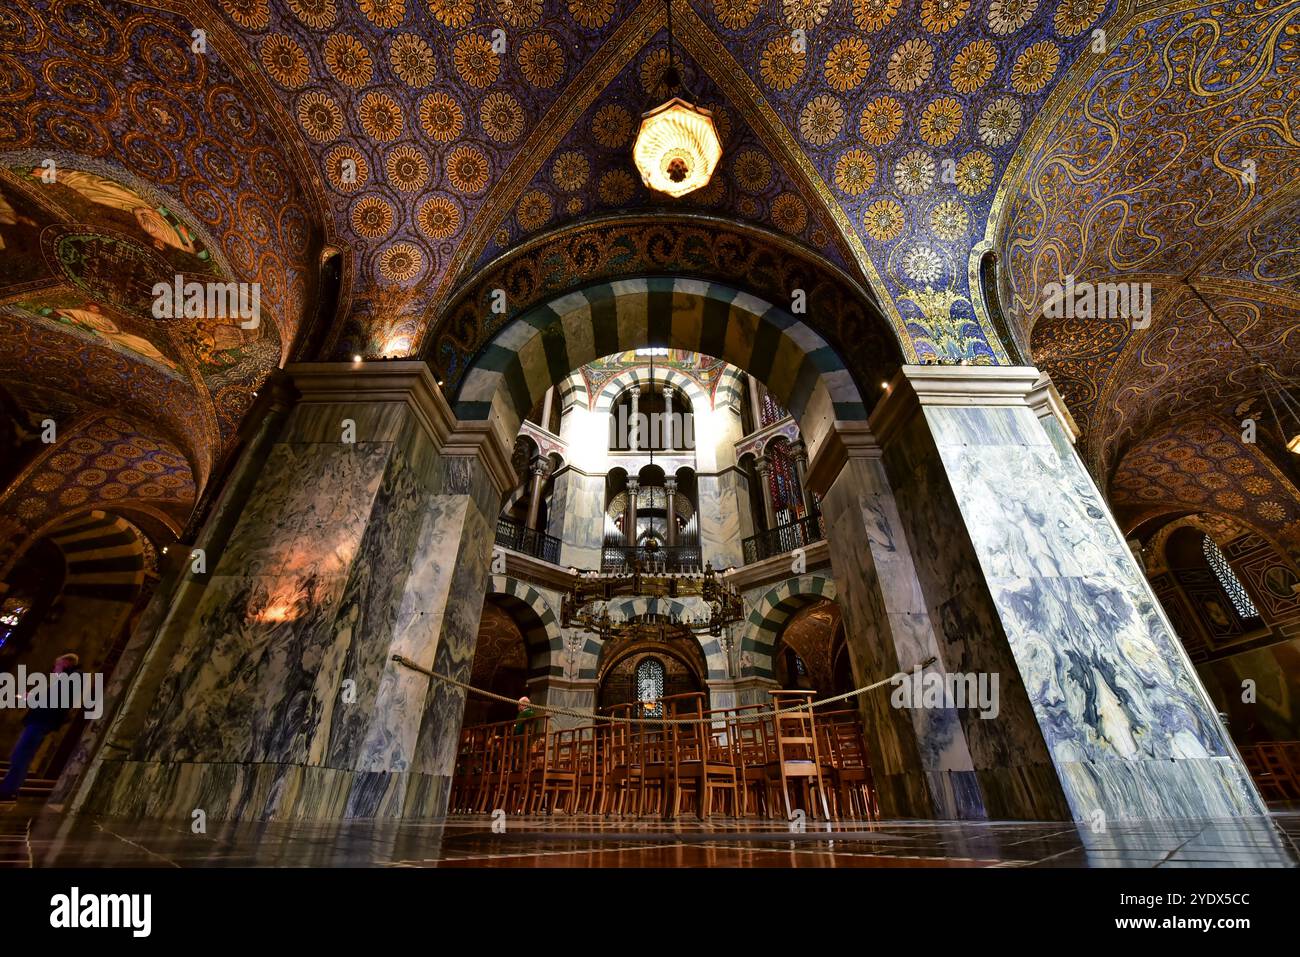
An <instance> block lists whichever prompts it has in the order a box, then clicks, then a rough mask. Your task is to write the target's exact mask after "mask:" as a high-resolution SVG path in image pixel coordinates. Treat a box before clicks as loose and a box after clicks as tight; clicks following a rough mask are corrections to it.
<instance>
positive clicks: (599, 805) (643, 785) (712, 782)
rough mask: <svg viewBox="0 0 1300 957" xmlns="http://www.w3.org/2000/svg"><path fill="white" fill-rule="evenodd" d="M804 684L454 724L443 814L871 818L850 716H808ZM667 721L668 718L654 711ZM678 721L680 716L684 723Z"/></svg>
mask: <svg viewBox="0 0 1300 957" xmlns="http://www.w3.org/2000/svg"><path fill="white" fill-rule="evenodd" d="M812 695H813V692H811V691H776V692H772V699H773V705H774V706H775V707H776V708H777V709H786V708H799V710H797V711H794V712H792V713H790V714H779V715H776V716H773V715H772V714H770V713H767V714H764V712H770V711H771V708H770V707H769V706H766V705H753V706H748V707H738V708H719V709H713V710H706V709H705V708H704V694H703V693H702V692H691V693H689V694H681V695H671V696H669V697H666V698H661V699H658V700H657V701H656V702H654V703H653V708H649V707H647V705H645V704H644V703H635V704H628V705H621V706H618V707H615V708H613V709H611V710H610V716H611V717H613V718H637V719H643V720H638V721H635V722H628V721H618V720H615V721H612V722H611V721H601V722H595V723H593V724H588V725H582V726H580V727H575V728H565V729H558V728H553V727H552V721H551V719H550V718H549V717H540V718H530V719H528V720H526V721H522V722H521V721H503V722H498V723H496V724H487V725H478V726H475V727H469V728H465V729H463V730H462V732H461V737H460V749H459V754H458V759H457V764H456V771H455V774H454V776H453V779H452V794H451V804H450V807H451V810H452V811H453V812H462V813H479V814H482V813H487V812H489V811H493V810H496V809H498V808H500V809H503V810H506V811H507V812H509V813H516V814H536V813H540V812H542V811H545V812H549V813H555V812H564V813H569V814H572V813H579V812H580V813H585V814H600V815H611V814H612V815H619V816H638V817H641V816H655V817H669V818H675V817H679V816H681V814H682V813H683V811H684V810H685V809H687V808H689V809H691V810H693V811H694V813H695V814H696V816H698V817H701V818H705V817H709V816H711V815H712V814H713V813H714V812H715V811H716V812H721V813H726V814H728V815H730V816H732V817H751V816H768V817H785V818H790V817H792V816H793V815H794V814H795V812H796V811H797V810H800V809H802V810H804V812H805V814H807V815H808V816H812V817H821V818H824V819H830V818H832V817H846V818H854V819H867V820H874V819H876V818H878V816H879V808H878V806H877V804H876V798H875V790H874V788H873V786H872V780H871V768H870V765H869V764H868V761H867V751H866V746H865V743H864V741H863V737H862V728H861V725H860V723H859V721H858V717H857V714H856V713H854V712H851V711H838V712H830V713H825V712H814V711H812V710H811V709H810V708H808V707H807V705H808V704H809V702H810V701H811V699H812ZM660 718H671V719H678V720H674V721H659V720H656V719H660ZM682 719H685V720H684V721H683V720H682Z"/></svg>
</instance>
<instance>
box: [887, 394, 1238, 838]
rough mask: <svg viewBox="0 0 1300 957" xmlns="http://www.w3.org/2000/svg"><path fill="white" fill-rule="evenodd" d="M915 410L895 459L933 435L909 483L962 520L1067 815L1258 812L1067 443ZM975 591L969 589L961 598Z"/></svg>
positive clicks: (1011, 410) (993, 420) (974, 413)
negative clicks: (932, 460)
mask: <svg viewBox="0 0 1300 957" xmlns="http://www.w3.org/2000/svg"><path fill="white" fill-rule="evenodd" d="M924 420H925V423H926V424H927V426H928V432H929V436H930V438H929V439H925V438H924V437H920V436H919V435H918V433H917V432H914V431H911V430H909V431H908V432H907V434H906V440H907V441H908V442H910V443H919V444H914V445H913V447H912V448H911V449H909V451H908V455H907V458H908V460H909V461H910V462H911V463H913V464H914V465H919V463H921V462H923V461H924V460H925V459H926V458H928V456H927V453H926V452H925V449H924V448H923V447H920V446H922V445H924V444H925V442H926V441H930V442H931V443H932V444H931V448H932V449H934V450H935V454H936V456H937V460H938V461H939V462H941V463H942V473H943V474H942V475H936V474H935V470H934V469H932V468H930V469H926V468H923V467H922V468H918V471H917V473H916V474H917V475H919V476H921V477H923V478H924V479H925V480H926V481H925V482H924V483H923V484H924V486H925V487H923V488H922V489H919V490H918V495H920V496H923V497H925V498H927V499H929V500H931V501H940V502H941V501H943V500H944V499H945V498H947V497H951V500H952V501H953V502H954V504H955V507H956V510H957V512H958V515H959V519H960V523H961V526H962V532H963V533H964V534H962V535H959V536H957V538H956V539H955V540H956V541H960V540H961V539H962V538H966V540H968V541H969V543H970V549H971V553H972V554H971V557H972V558H973V560H974V562H976V563H977V564H978V568H979V570H980V574H981V577H982V578H983V580H984V585H985V588H986V589H987V593H988V596H989V599H990V600H991V602H992V604H993V606H994V608H995V609H996V614H997V624H998V626H999V628H1000V630H1001V631H1002V632H1003V633H1004V635H1005V645H1006V647H1007V648H1008V649H1009V651H1010V653H1011V655H1012V656H1013V660H1012V661H1010V662H1007V667H1006V668H1005V669H1004V672H1003V688H1002V692H1003V697H1004V700H1005V696H1006V691H1007V687H1006V685H1007V682H1008V680H1009V679H1012V678H1015V677H1016V676H1018V678H1019V680H1020V681H1021V682H1023V685H1024V687H1025V689H1026V692H1027V695H1028V700H1029V701H1030V703H1031V704H1032V708H1033V712H1034V715H1035V718H1036V721H1037V724H1038V727H1039V729H1040V731H1041V735H1042V738H1043V740H1044V741H1045V742H1046V744H1047V747H1048V748H1049V750H1050V753H1051V756H1052V760H1053V762H1054V764H1055V766H1056V768H1057V771H1058V772H1059V777H1060V780H1061V784H1062V787H1063V788H1064V790H1065V793H1066V795H1067V797H1068V799H1069V801H1070V805H1071V808H1072V811H1073V814H1074V816H1075V817H1076V818H1078V819H1085V818H1088V817H1089V816H1090V815H1091V814H1092V813H1093V812H1094V811H1095V810H1097V809H1100V810H1101V811H1103V812H1104V813H1105V814H1107V815H1108V816H1111V817H1113V818H1114V817H1145V816H1152V817H1170V816H1215V815H1223V814H1254V813H1259V812H1260V811H1261V810H1262V807H1261V805H1260V804H1259V801H1258V797H1257V795H1256V794H1255V792H1254V789H1253V787H1251V786H1250V784H1249V782H1248V780H1247V778H1246V776H1245V773H1244V770H1243V769H1242V768H1241V767H1240V765H1239V764H1238V763H1237V761H1236V757H1235V753H1234V752H1233V750H1232V748H1231V746H1230V744H1229V742H1228V740H1227V737H1226V734H1225V733H1224V731H1223V729H1222V727H1221V725H1220V724H1219V721H1218V718H1217V716H1216V715H1215V713H1214V710H1213V707H1212V706H1211V704H1210V703H1209V699H1208V696H1207V695H1206V694H1205V692H1204V690H1203V689H1202V688H1201V686H1200V683H1199V679H1198V678H1197V677H1196V675H1195V673H1194V671H1193V670H1192V669H1191V667H1190V665H1189V664H1188V663H1187V659H1186V657H1185V655H1183V654H1181V652H1180V650H1179V649H1178V648H1177V646H1176V645H1175V641H1176V639H1175V638H1174V637H1173V635H1172V633H1171V632H1170V630H1169V628H1168V625H1167V623H1166V622H1165V621H1164V618H1163V615H1162V614H1161V613H1160V611H1159V610H1158V606H1157V604H1156V602H1155V599H1154V596H1153V595H1152V594H1151V591H1150V587H1149V585H1148V584H1147V582H1146V580H1145V577H1144V576H1143V574H1142V572H1141V570H1140V569H1139V568H1138V566H1137V563H1136V561H1135V559H1134V557H1133V555H1132V553H1131V551H1130V550H1129V549H1128V547H1127V546H1126V545H1125V544H1124V542H1123V540H1122V538H1121V536H1120V534H1119V531H1118V529H1117V527H1116V526H1115V523H1114V521H1113V519H1112V517H1111V516H1110V514H1109V511H1108V510H1107V508H1106V505H1105V503H1104V501H1103V500H1102V498H1101V496H1100V494H1099V492H1098V491H1097V489H1096V486H1095V485H1094V484H1093V482H1092V480H1091V478H1090V477H1089V476H1088V474H1087V472H1086V470H1085V469H1084V468H1083V465H1082V463H1081V462H1080V461H1079V459H1078V456H1077V455H1076V454H1075V453H1074V451H1073V449H1072V448H1070V447H1069V446H1068V445H1065V444H1063V443H1062V442H1061V441H1059V439H1060V436H1053V435H1051V434H1050V432H1049V430H1048V429H1047V428H1044V426H1043V425H1042V424H1041V423H1040V421H1039V420H1038V418H1037V416H1035V415H1034V413H1033V412H1032V411H1031V410H1029V409H1028V408H1021V407H945V406H931V407H928V408H926V409H925V410H924ZM945 487H946V488H945ZM945 518H946V517H945V516H943V515H941V514H940V515H938V516H937V522H936V531H937V525H939V524H944V525H947V527H948V529H949V532H948V535H949V537H950V538H951V537H952V532H951V528H952V524H951V522H950V521H946V520H945ZM966 571H967V572H969V568H967V569H966ZM954 577H956V576H951V575H950V576H949V580H952V578H954ZM943 590H945V591H947V590H948V589H947V588H945V589H943ZM978 604H979V601H978V591H977V592H973V593H972V602H971V603H970V605H971V606H975V605H978ZM955 630H956V631H961V630H962V626H960V625H957V626H956V627H955ZM981 630H982V629H981ZM945 631H946V632H948V631H949V629H948V628H947V627H945ZM950 633H951V632H950ZM1001 644H1002V642H1001V641H1000V640H999V639H998V636H997V635H996V634H988V635H980V636H979V638H978V639H977V640H976V642H975V643H971V647H977V646H978V647H980V648H982V649H984V651H983V652H981V653H980V654H979V655H978V656H977V657H979V658H986V657H987V650H988V649H990V648H993V649H996V648H998V647H999V646H1000V645H1001Z"/></svg>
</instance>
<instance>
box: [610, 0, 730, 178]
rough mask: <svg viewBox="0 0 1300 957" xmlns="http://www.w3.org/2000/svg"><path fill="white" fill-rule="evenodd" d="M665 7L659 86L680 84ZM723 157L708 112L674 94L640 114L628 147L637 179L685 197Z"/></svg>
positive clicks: (669, 4)
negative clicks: (664, 55) (665, 43)
mask: <svg viewBox="0 0 1300 957" xmlns="http://www.w3.org/2000/svg"><path fill="white" fill-rule="evenodd" d="M666 6H667V7H668V69H667V70H665V71H664V77H663V79H664V85H665V86H667V87H668V88H669V90H674V89H676V88H677V87H680V86H682V81H681V75H680V74H679V73H678V72H677V63H676V60H675V58H674V56H673V3H672V0H666ZM721 158H722V141H721V140H720V139H719V138H718V128H717V127H716V126H715V125H714V123H713V114H712V113H710V112H709V111H708V110H706V109H704V108H703V107H699V106H696V105H695V104H694V103H691V102H690V101H689V100H685V99H683V98H681V97H679V96H674V97H672V98H671V99H670V100H668V102H666V103H663V104H660V105H659V106H657V107H655V108H654V109H653V110H651V111H650V112H648V113H645V114H642V116H641V128H640V130H638V131H637V134H636V142H635V143H634V144H633V145H632V160H633V161H634V162H635V163H636V168H637V170H638V171H639V172H640V173H641V181H642V182H644V183H645V184H646V186H647V187H648V188H650V189H653V190H655V191H656V192H660V193H666V194H668V195H669V196H673V197H677V196H685V195H686V194H687V193H692V192H694V191H695V190H697V189H700V188H701V187H704V186H707V185H708V184H709V180H710V179H711V178H712V176H713V170H714V169H715V168H716V167H717V165H718V160H720V159H721Z"/></svg>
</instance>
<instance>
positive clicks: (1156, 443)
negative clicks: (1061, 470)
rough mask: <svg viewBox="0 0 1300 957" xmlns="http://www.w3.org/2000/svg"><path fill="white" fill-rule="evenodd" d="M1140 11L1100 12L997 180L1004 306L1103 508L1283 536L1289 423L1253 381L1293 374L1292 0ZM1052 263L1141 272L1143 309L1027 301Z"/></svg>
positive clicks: (1297, 197) (1298, 161)
mask: <svg viewBox="0 0 1300 957" xmlns="http://www.w3.org/2000/svg"><path fill="white" fill-rule="evenodd" d="M1145 16H1146V15H1137V16H1135V17H1134V18H1133V19H1131V20H1129V21H1127V22H1126V23H1123V24H1111V25H1109V26H1110V30H1111V33H1112V34H1113V35H1114V37H1115V38H1116V39H1117V40H1118V43H1117V44H1116V46H1115V47H1114V48H1113V49H1112V50H1111V52H1110V53H1109V55H1108V56H1107V57H1106V58H1105V60H1104V61H1103V62H1102V63H1101V64H1100V65H1099V66H1098V67H1097V69H1096V70H1095V71H1080V72H1078V73H1077V74H1075V73H1072V74H1071V75H1070V77H1069V78H1067V80H1065V81H1063V82H1064V85H1063V87H1062V88H1061V89H1059V90H1058V91H1057V94H1056V95H1054V96H1053V98H1052V100H1051V102H1050V103H1049V105H1048V107H1047V109H1046V110H1045V111H1044V115H1043V117H1041V118H1040V120H1039V123H1038V125H1036V126H1035V128H1034V135H1033V138H1032V140H1031V141H1029V142H1026V143H1025V144H1023V145H1022V148H1021V151H1020V153H1019V155H1018V156H1017V159H1016V162H1015V163H1014V164H1013V166H1012V167H1011V171H1010V173H1009V175H1008V177H1007V179H1006V180H1005V181H1004V183H1003V186H1002V189H1001V192H1000V195H999V198H998V203H999V204H1001V207H1002V216H1001V219H1000V220H999V222H998V223H997V224H995V228H994V229H992V230H991V232H992V233H993V235H994V240H995V244H996V246H997V248H998V250H999V252H1000V253H1001V254H1002V257H1003V262H1004V263H1005V264H1006V273H1007V275H1006V280H1007V284H1008V286H1009V289H1010V292H1011V299H1010V306H1011V308H1010V309H1009V310H1008V311H1009V312H1010V313H1011V316H1012V320H1013V322H1015V323H1016V324H1018V326H1019V328H1020V330H1021V331H1022V333H1024V334H1025V336H1026V338H1027V339H1028V341H1029V342H1030V345H1031V352H1032V355H1033V358H1034V360H1035V362H1036V363H1037V364H1038V365H1039V366H1040V367H1041V368H1043V369H1044V370H1045V371H1047V372H1049V373H1050V374H1051V375H1052V377H1053V380H1054V381H1055V383H1056V384H1057V386H1058V388H1059V389H1060V390H1061V392H1062V394H1063V395H1064V397H1065V399H1066V402H1067V403H1068V405H1069V406H1070V409H1071V411H1072V413H1073V414H1074V416H1075V419H1076V422H1077V423H1078V424H1079V426H1080V427H1081V429H1082V430H1083V437H1082V440H1081V442H1082V446H1083V450H1084V452H1085V455H1086V457H1087V458H1088V460H1089V462H1090V464H1091V465H1092V466H1093V469H1094V473H1095V474H1097V475H1098V476H1099V477H1100V478H1101V479H1102V480H1103V481H1104V482H1105V483H1107V484H1108V486H1109V489H1110V492H1111V496H1112V502H1113V503H1114V504H1115V505H1116V507H1117V510H1118V511H1119V512H1120V513H1121V516H1130V517H1132V518H1133V522H1134V523H1136V521H1138V520H1140V519H1141V518H1142V517H1144V516H1146V517H1149V516H1150V514H1152V513H1153V512H1160V511H1162V510H1163V511H1166V512H1176V511H1177V510H1178V509H1183V510H1185V511H1197V510H1202V509H1208V510H1218V511H1223V512H1225V513H1231V514H1234V515H1237V516H1238V517H1239V518H1241V519H1242V520H1243V521H1247V522H1248V523H1250V524H1252V525H1253V526H1254V527H1256V528H1262V529H1264V530H1266V531H1269V532H1271V533H1277V534H1279V535H1281V536H1282V537H1291V538H1293V539H1294V536H1295V533H1296V532H1297V531H1300V529H1297V528H1296V526H1295V516H1296V514H1297V512H1298V511H1300V509H1297V505H1300V496H1298V495H1297V492H1296V482H1297V479H1298V478H1300V473H1298V472H1297V468H1296V464H1295V463H1296V456H1295V455H1292V454H1290V453H1288V452H1287V451H1286V450H1285V449H1284V447H1283V446H1284V442H1285V440H1286V439H1287V438H1289V437H1290V436H1291V435H1293V434H1295V433H1296V432H1297V431H1300V422H1295V421H1292V420H1290V419H1286V420H1284V421H1283V422H1282V424H1281V427H1279V423H1278V420H1277V418H1276V417H1275V416H1274V415H1273V414H1272V412H1271V411H1270V410H1269V408H1268V406H1267V404H1266V403H1265V401H1264V400H1263V398H1261V380H1262V379H1263V378H1264V377H1266V376H1268V377H1280V378H1281V379H1283V380H1289V381H1290V382H1291V383H1293V384H1294V383H1295V382H1296V381H1297V376H1300V242H1298V241H1297V238H1296V237H1297V231H1296V226H1297V223H1298V222H1300V83H1298V82H1297V73H1298V72H1300V45H1298V44H1297V42H1296V37H1297V36H1298V35H1300V3H1296V2H1294V0H1292V2H1288V3H1277V2H1268V0H1262V2H1259V3H1254V4H1246V3H1216V4H1204V3H1200V4H1191V3H1184V4H1174V5H1170V6H1163V7H1158V8H1153V10H1152V15H1151V18H1150V19H1144V17H1145ZM1066 276H1072V277H1073V278H1074V281H1076V282H1082V281H1089V282H1107V281H1116V280H1127V281H1133V282H1149V283H1150V284H1151V295H1152V307H1153V308H1152V314H1151V321H1150V325H1149V326H1147V327H1145V328H1142V327H1141V324H1140V323H1138V324H1134V323H1132V322H1130V321H1129V320H1128V319H1125V318H1109V319H1093V318H1073V319H1071V318H1039V316H1040V314H1041V312H1042V304H1043V302H1044V301H1045V298H1044V297H1045V287H1046V286H1047V284H1048V283H1051V282H1063V281H1064V280H1065V277H1066ZM1198 292H1199V293H1200V296H1198V295H1197V293H1198ZM1207 303H1208V306H1207ZM1261 364H1264V365H1265V367H1266V369H1268V370H1272V371H1265V370H1261V368H1260V365H1261ZM1270 381H1271V378H1270ZM1292 389H1293V390H1294V385H1293V386H1292ZM1248 418H1249V419H1252V420H1254V421H1255V422H1257V423H1258V434H1257V442H1256V444H1255V445H1253V446H1251V445H1249V443H1244V442H1243V440H1242V435H1243V426H1242V425H1241V423H1243V422H1244V421H1245V420H1246V419H1248ZM1247 463H1254V464H1253V465H1251V467H1250V469H1247V468H1246V464H1247ZM1251 469H1254V470H1262V471H1260V474H1259V475H1255V474H1254V472H1252V471H1251ZM1270 470H1271V471H1270ZM1264 473H1268V474H1264ZM1171 481H1174V484H1172V485H1171V484H1170V482H1171ZM1255 486H1257V488H1255Z"/></svg>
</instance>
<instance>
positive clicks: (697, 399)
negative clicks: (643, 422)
mask: <svg viewBox="0 0 1300 957" xmlns="http://www.w3.org/2000/svg"><path fill="white" fill-rule="evenodd" d="M651 382H661V383H665V384H667V385H670V386H672V387H673V388H674V389H676V390H677V391H678V392H680V393H683V394H684V395H685V396H686V398H687V399H689V400H690V403H691V408H693V409H702V408H706V407H711V406H712V404H713V403H712V400H711V399H710V398H709V394H708V393H707V392H705V391H704V390H703V389H701V388H700V384H699V383H698V382H696V381H695V380H694V379H692V378H691V377H690V376H688V375H686V374H685V373H683V372H680V371H678V370H677V369H671V368H667V367H664V368H659V367H656V368H655V370H654V378H653V379H651V377H650V370H649V369H648V368H647V369H642V368H637V369H628V370H627V371H626V372H620V373H619V374H618V375H616V376H614V378H612V379H610V380H609V381H608V382H606V383H605V386H604V388H602V389H601V390H600V394H599V395H598V396H596V404H595V411H596V412H608V411H609V410H610V409H611V408H613V406H614V402H615V401H616V400H617V399H618V397H619V396H620V395H622V394H623V393H624V392H625V391H627V390H628V389H630V388H632V387H633V386H635V385H648V384H650V383H651ZM677 411H679V412H680V411H682V409H681V406H680V405H678V406H677Z"/></svg>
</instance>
